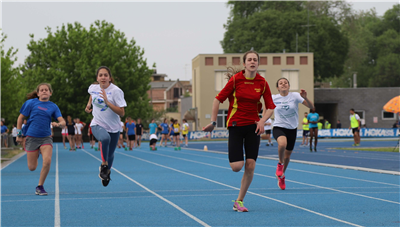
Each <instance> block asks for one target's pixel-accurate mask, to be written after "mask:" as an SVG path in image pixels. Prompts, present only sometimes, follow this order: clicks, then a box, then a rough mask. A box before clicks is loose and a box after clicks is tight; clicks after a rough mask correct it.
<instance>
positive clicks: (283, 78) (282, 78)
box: [276, 77, 290, 87]
mask: <svg viewBox="0 0 400 227" xmlns="http://www.w3.org/2000/svg"><path fill="white" fill-rule="evenodd" d="M280 80H286V81H287V83H288V84H289V86H290V82H289V80H288V79H287V78H285V77H281V78H279V79H278V81H276V87H278V83H279V81H280Z"/></svg>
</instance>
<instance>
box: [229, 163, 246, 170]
mask: <svg viewBox="0 0 400 227" xmlns="http://www.w3.org/2000/svg"><path fill="white" fill-rule="evenodd" d="M231 168H232V171H233V172H239V171H240V170H242V168H243V163H231Z"/></svg>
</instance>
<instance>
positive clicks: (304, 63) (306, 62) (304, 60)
mask: <svg viewBox="0 0 400 227" xmlns="http://www.w3.org/2000/svg"><path fill="white" fill-rule="evenodd" d="M307 64H308V58H307V56H302V57H300V65H307Z"/></svg>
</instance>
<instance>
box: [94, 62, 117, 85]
mask: <svg viewBox="0 0 400 227" xmlns="http://www.w3.org/2000/svg"><path fill="white" fill-rule="evenodd" d="M100 69H105V70H107V72H108V75H109V76H110V78H111V83H114V77H112V75H111V70H110V69H109V68H108V67H107V66H100V67H99V68H98V69H97V72H96V78H97V76H98V75H99V71H100Z"/></svg>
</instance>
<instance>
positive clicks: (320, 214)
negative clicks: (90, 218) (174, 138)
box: [118, 151, 361, 226]
mask: <svg viewBox="0 0 400 227" xmlns="http://www.w3.org/2000/svg"><path fill="white" fill-rule="evenodd" d="M140 152H142V151H140ZM118 153H120V154H122V155H125V156H127V157H131V158H134V159H138V160H141V161H143V162H147V163H150V164H153V165H156V166H160V167H163V168H166V169H170V170H173V171H175V172H178V173H183V174H186V175H189V176H193V177H196V178H199V179H202V180H206V181H209V182H212V183H215V184H219V185H222V186H225V187H228V188H232V189H236V190H240V189H239V188H237V187H233V186H231V185H227V184H224V183H221V182H218V181H214V180H211V179H208V178H205V177H201V176H198V175H195V174H192V173H188V172H185V171H181V170H178V169H174V168H172V167H168V166H164V165H161V164H158V163H155V162H151V161H148V160H145V159H142V158H138V157H134V156H131V155H128V154H124V153H121V152H118ZM144 153H150V152H144ZM150 154H152V153H150ZM154 154H155V153H154ZM247 193H249V194H252V195H256V196H259V197H262V198H266V199H269V200H272V201H275V202H278V203H282V204H285V205H288V206H291V207H294V208H297V209H300V210H304V211H307V212H310V213H313V214H316V215H319V216H322V217H325V218H329V219H331V220H334V221H338V222H341V223H345V224H348V225H352V226H361V225H357V224H354V223H351V222H348V221H344V220H341V219H338V218H334V217H331V216H328V215H325V214H322V213H319V212H316V211H313V210H309V209H307V208H304V207H300V206H297V205H294V204H291V203H287V202H284V201H281V200H278V199H274V198H271V197H268V196H265V195H261V194H259V193H254V192H251V191H247Z"/></svg>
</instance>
